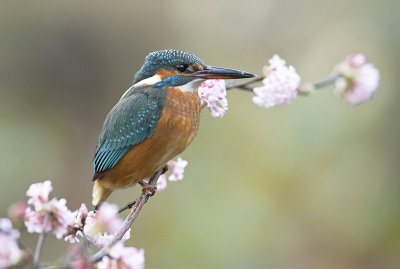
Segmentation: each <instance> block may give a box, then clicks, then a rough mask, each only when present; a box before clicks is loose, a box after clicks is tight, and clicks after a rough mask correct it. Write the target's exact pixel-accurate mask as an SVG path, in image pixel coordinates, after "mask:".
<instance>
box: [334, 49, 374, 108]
mask: <svg viewBox="0 0 400 269" xmlns="http://www.w3.org/2000/svg"><path fill="white" fill-rule="evenodd" d="M336 72H337V73H338V74H339V75H340V76H339V78H338V79H336V81H335V85H336V89H335V92H336V94H337V95H338V96H340V97H342V98H343V99H345V100H346V101H347V102H349V103H350V104H352V105H357V104H361V103H363V102H365V101H367V100H369V99H371V98H372V96H373V94H374V93H375V91H376V90H377V89H378V86H379V70H378V69H376V68H375V66H374V65H373V64H371V63H367V58H366V57H365V55H364V54H362V53H354V54H350V55H348V56H347V57H346V59H345V60H344V61H343V62H342V63H340V64H339V65H338V66H337V67H336Z"/></svg>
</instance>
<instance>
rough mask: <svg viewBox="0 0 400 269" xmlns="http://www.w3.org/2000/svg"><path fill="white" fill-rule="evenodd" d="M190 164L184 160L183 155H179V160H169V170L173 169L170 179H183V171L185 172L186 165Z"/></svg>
mask: <svg viewBox="0 0 400 269" xmlns="http://www.w3.org/2000/svg"><path fill="white" fill-rule="evenodd" d="M187 165H188V162H187V161H185V160H183V159H182V158H181V157H178V159H177V161H176V162H175V161H169V162H168V170H169V171H171V175H170V176H169V178H168V179H169V180H170V181H178V180H182V179H183V173H184V172H185V167H186V166H187Z"/></svg>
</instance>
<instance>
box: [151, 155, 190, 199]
mask: <svg viewBox="0 0 400 269" xmlns="http://www.w3.org/2000/svg"><path fill="white" fill-rule="evenodd" d="M187 165H188V162H187V161H185V160H183V159H182V158H181V157H178V159H177V160H176V161H169V162H168V164H167V166H168V171H170V172H171V175H170V176H169V177H168V180H169V181H178V180H182V179H183V173H184V172H185V167H186V166H187ZM166 188H167V177H166V175H165V174H163V175H161V176H160V177H159V178H158V181H157V191H163V190H165V189H166Z"/></svg>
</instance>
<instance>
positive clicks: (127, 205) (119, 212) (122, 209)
mask: <svg viewBox="0 0 400 269" xmlns="http://www.w3.org/2000/svg"><path fill="white" fill-rule="evenodd" d="M136 201H137V199H135V200H134V201H132V202H130V203H128V204H126V205H125V206H124V207H122V208H121V209H120V210H119V211H118V214H121V213H122V212H124V211H125V210H127V209H131V208H132V206H134V205H135V204H136Z"/></svg>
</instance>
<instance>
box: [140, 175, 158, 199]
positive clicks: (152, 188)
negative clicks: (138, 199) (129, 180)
mask: <svg viewBox="0 0 400 269" xmlns="http://www.w3.org/2000/svg"><path fill="white" fill-rule="evenodd" d="M138 183H139V185H140V186H142V188H143V190H149V191H150V196H153V195H154V194H155V193H156V189H157V188H156V187H155V186H152V185H150V184H149V183H147V182H146V181H144V180H143V179H141V180H139V181H138Z"/></svg>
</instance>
